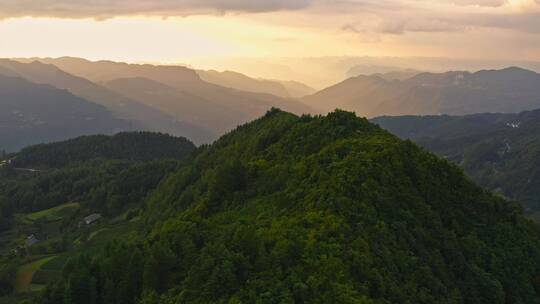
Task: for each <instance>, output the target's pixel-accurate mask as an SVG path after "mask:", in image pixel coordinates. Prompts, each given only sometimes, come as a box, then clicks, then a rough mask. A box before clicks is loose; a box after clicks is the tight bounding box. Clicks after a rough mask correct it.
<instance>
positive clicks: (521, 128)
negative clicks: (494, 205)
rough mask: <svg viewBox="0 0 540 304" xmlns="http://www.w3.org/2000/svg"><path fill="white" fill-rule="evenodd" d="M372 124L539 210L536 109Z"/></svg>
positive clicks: (539, 146)
mask: <svg viewBox="0 0 540 304" xmlns="http://www.w3.org/2000/svg"><path fill="white" fill-rule="evenodd" d="M373 121H374V122H375V123H377V124H379V125H381V126H382V127H383V128H386V129H387V130H389V131H391V132H392V133H394V134H396V135H398V136H400V137H402V138H409V139H412V140H413V141H415V142H417V143H418V144H420V145H422V146H424V147H426V148H427V149H429V150H431V151H433V152H435V153H437V154H439V155H441V156H444V157H445V158H447V159H449V160H451V161H453V162H455V163H457V164H459V165H461V166H462V167H463V168H464V169H465V171H466V172H467V173H468V174H469V175H470V176H471V177H472V178H473V179H474V180H475V181H477V182H478V183H480V184H481V185H483V186H485V187H488V188H490V189H492V190H494V191H496V192H498V193H500V194H502V195H504V196H506V197H509V198H511V199H514V200H518V201H520V202H522V203H523V204H524V206H525V208H526V210H527V211H528V212H529V213H536V212H538V211H539V210H540V169H539V168H540V135H539V134H540V110H535V111H528V112H523V113H519V114H476V115H468V116H405V117H379V118H375V119H373Z"/></svg>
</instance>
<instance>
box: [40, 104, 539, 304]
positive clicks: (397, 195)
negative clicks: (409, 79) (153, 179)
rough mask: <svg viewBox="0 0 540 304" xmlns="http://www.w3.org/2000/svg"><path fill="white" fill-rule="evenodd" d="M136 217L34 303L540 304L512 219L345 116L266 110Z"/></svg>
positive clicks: (173, 180)
mask: <svg viewBox="0 0 540 304" xmlns="http://www.w3.org/2000/svg"><path fill="white" fill-rule="evenodd" d="M142 208H143V209H142V210H143V212H141V215H142V216H143V218H142V220H140V221H135V222H127V223H130V224H138V223H144V224H145V227H144V230H140V227H139V230H135V231H134V230H133V228H131V227H129V225H128V224H126V225H128V226H127V227H128V228H129V229H126V230H125V233H124V232H118V234H116V236H117V239H116V241H115V242H110V243H108V245H105V246H103V247H102V248H98V247H99V246H97V245H95V246H94V245H92V248H94V249H97V250H96V251H95V252H91V253H88V252H85V251H81V252H79V253H78V254H72V255H71V256H70V258H69V260H68V261H67V263H66V265H65V267H64V270H63V272H62V277H61V279H59V280H57V281H55V282H54V283H51V284H49V285H48V286H47V287H46V288H45V289H44V290H43V292H42V293H41V296H40V297H39V298H38V299H37V301H38V303H42V304H47V303H55V304H58V303H64V304H68V303H77V304H87V303H88V304H94V303H139V304H144V303H163V304H165V303H167V304H168V303H377V304H378V303H381V304H382V303H490V304H491V303H501V304H502V303H540V302H539V296H538V295H539V292H540V283H539V282H540V231H539V230H538V227H537V226H535V225H534V224H533V223H531V222H529V221H528V220H526V219H525V218H524V217H523V216H522V215H521V212H520V208H519V206H518V205H517V204H515V203H511V202H508V201H505V200H504V199H502V198H500V197H497V196H494V195H492V194H491V193H489V192H487V191H485V190H483V189H481V188H479V187H478V186H476V185H475V184H474V183H472V182H471V181H470V180H469V179H467V178H466V177H465V176H464V174H463V172H462V171H461V170H460V169H459V168H458V167H456V166H455V165H452V164H450V163H449V162H447V161H446V160H443V159H440V158H438V157H436V156H434V155H432V154H430V153H428V152H426V151H424V150H423V149H420V148H418V147H417V146H415V145H414V144H412V143H411V142H409V141H401V140H399V139H397V138H396V137H394V136H392V135H390V134H389V133H387V132H386V131H384V130H382V129H380V128H378V127H377V126H375V125H373V124H370V123H369V122H368V121H366V120H364V119H359V118H356V117H355V115H354V114H352V113H347V112H341V111H338V112H335V113H331V114H329V115H328V116H327V117H310V116H303V117H297V116H294V115H291V114H288V113H284V112H281V111H278V110H273V111H271V112H269V113H268V114H267V115H266V116H265V117H263V118H261V119H259V120H257V121H255V122H253V123H251V124H248V125H245V126H242V127H240V128H238V129H237V130H236V131H234V132H231V133H230V134H227V135H226V136H224V137H222V138H221V139H220V140H219V141H217V142H216V143H214V144H213V145H211V146H208V147H203V148H201V149H199V150H198V151H197V152H196V153H195V154H194V155H193V159H192V160H191V161H190V162H189V163H185V164H183V165H181V166H178V167H177V169H176V170H175V172H174V173H173V174H170V175H168V177H166V178H165V179H164V180H163V181H162V182H160V183H159V185H158V186H157V188H156V189H155V190H154V191H152V193H151V194H150V195H149V196H148V197H147V198H146V200H145V202H144V205H143V207H142ZM110 231H114V230H104V231H102V232H100V233H97V235H95V236H94V237H93V238H92V240H91V242H94V241H95V240H96V239H99V238H102V236H106V235H107V234H109V233H108V232H110ZM128 231H132V232H131V233H128ZM144 231H146V232H147V233H143V232H144ZM120 234H121V238H118V237H119V236H120ZM80 239H81V240H82V239H84V238H80Z"/></svg>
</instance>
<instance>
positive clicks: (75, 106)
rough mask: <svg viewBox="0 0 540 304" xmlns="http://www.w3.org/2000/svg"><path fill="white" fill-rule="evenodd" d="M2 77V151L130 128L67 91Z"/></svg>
mask: <svg viewBox="0 0 540 304" xmlns="http://www.w3.org/2000/svg"><path fill="white" fill-rule="evenodd" d="M1 73H2V70H0V149H3V150H7V151H14V150H17V149H20V148H22V147H24V146H27V145H31V144H35V143H40V142H46V141H53V140H61V139H67V138H70V137H74V136H78V135H82V134H95V133H112V132H118V131H120V130H128V129H129V127H130V126H129V123H128V122H127V121H123V120H120V119H118V118H116V117H115V116H114V115H113V114H112V113H111V112H110V111H108V110H107V109H106V108H105V107H103V106H101V105H98V104H95V103H91V102H89V101H87V100H85V99H82V98H80V97H77V96H74V95H73V94H71V93H69V92H68V91H65V90H60V89H57V88H54V87H52V86H49V85H40V84H35V83H32V82H29V81H27V80H25V79H22V78H17V77H8V76H4V75H1Z"/></svg>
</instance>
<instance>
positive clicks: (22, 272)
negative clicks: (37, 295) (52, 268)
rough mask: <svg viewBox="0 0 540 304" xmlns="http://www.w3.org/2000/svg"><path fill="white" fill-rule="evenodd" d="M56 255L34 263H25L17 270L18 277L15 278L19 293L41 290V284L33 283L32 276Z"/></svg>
mask: <svg viewBox="0 0 540 304" xmlns="http://www.w3.org/2000/svg"><path fill="white" fill-rule="evenodd" d="M54 258H55V256H50V257H45V258H42V259H39V260H37V261H34V262H32V263H29V264H26V265H23V266H21V267H19V269H18V270H17V278H16V280H15V291H16V292H18V293H21V292H28V291H36V290H39V288H40V287H39V285H35V284H34V285H32V284H31V283H32V278H33V277H34V274H35V273H36V271H38V270H39V269H40V268H41V267H42V266H43V265H44V264H46V263H48V262H49V261H51V260H52V259H54Z"/></svg>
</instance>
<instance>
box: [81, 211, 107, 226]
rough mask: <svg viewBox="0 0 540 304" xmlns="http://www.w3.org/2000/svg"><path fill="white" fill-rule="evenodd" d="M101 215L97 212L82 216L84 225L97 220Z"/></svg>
mask: <svg viewBox="0 0 540 304" xmlns="http://www.w3.org/2000/svg"><path fill="white" fill-rule="evenodd" d="M102 218H103V217H102V216H101V214H99V213H94V214H90V215H89V216H87V217H85V218H84V223H85V224H86V225H92V224H95V223H97V222H99V221H100V220H101V219H102Z"/></svg>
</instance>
